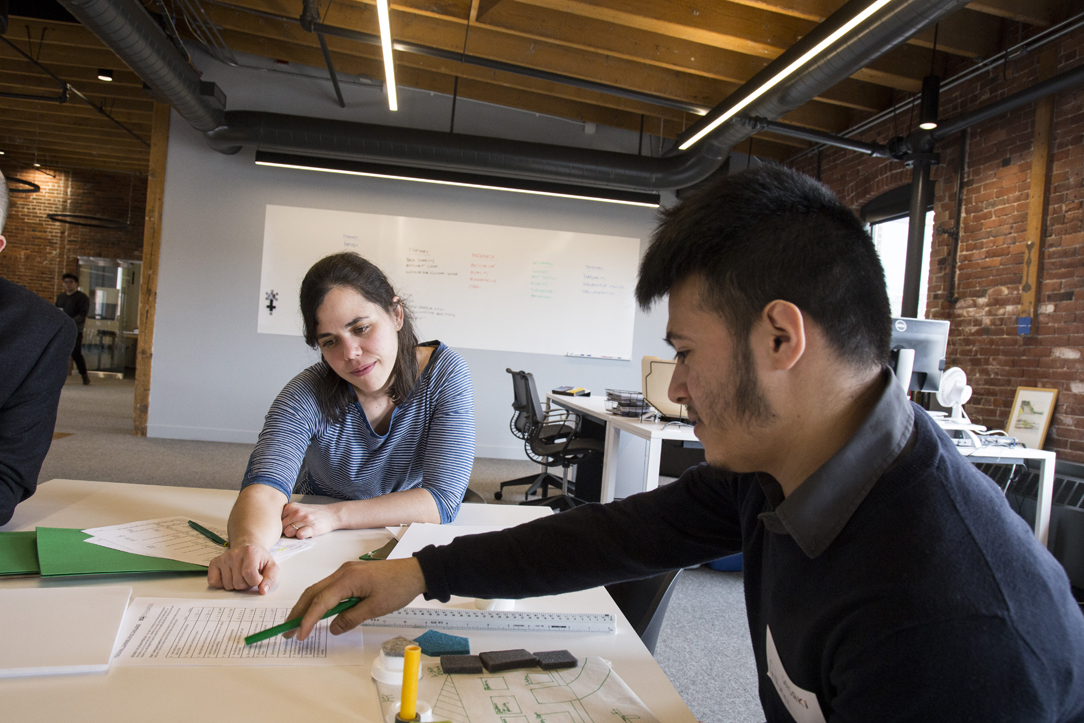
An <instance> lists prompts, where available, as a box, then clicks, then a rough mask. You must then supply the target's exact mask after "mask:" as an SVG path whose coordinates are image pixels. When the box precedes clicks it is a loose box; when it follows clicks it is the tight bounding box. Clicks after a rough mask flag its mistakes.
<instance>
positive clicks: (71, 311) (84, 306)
mask: <svg viewBox="0 0 1084 723" xmlns="http://www.w3.org/2000/svg"><path fill="white" fill-rule="evenodd" d="M61 281H62V282H63V283H64V290H63V291H61V292H60V293H59V294H58V295H57V297H56V305H57V306H58V307H59V308H60V309H63V311H64V313H65V314H67V315H68V316H70V317H71V318H72V319H73V320H74V321H75V326H76V328H78V330H79V335H78V336H77V337H75V348H73V349H72V354H71V357H72V359H73V360H75V368H76V369H78V370H79V376H81V377H83V384H90V376H89V375H88V374H87V362H86V360H85V359H83V327H84V325H85V324H86V323H87V314H89V313H90V297H89V296H87V295H86V294H84V293H83V292H82V291H80V290H79V277H78V276H76V275H75V274H64V275H63V276H62V277H61Z"/></svg>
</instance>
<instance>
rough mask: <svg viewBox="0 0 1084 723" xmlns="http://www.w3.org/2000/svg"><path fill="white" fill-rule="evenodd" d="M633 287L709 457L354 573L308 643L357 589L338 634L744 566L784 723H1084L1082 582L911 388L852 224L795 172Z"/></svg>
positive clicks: (309, 615)
mask: <svg viewBox="0 0 1084 723" xmlns="http://www.w3.org/2000/svg"><path fill="white" fill-rule="evenodd" d="M636 293H637V299H638V300H639V302H640V303H641V305H642V306H645V307H647V306H649V305H650V304H651V303H652V302H653V301H654V300H656V299H659V298H661V297H663V296H666V295H668V296H669V322H668V325H667V340H668V341H669V342H670V343H671V345H672V346H673V347H674V349H675V351H676V355H677V360H678V364H677V367H676V369H675V372H674V377H673V381H672V383H671V387H670V397H671V399H673V400H674V401H675V402H679V403H682V404H686V405H688V409H689V416H690V419H691V420H693V421H694V422H695V423H696V434H697V436H698V437H699V438H700V440H701V441H702V442H703V443H704V448H705V452H706V456H707V464H706V465H702V466H700V467H696V468H694V469H692V470H690V471H688V472H687V473H686V474H685V475H684V476H683V477H682V478H681V479H680V480H678V481H677V482H675V483H673V484H671V485H667V486H665V487H662V488H660V489H658V490H655V491H653V492H648V493H644V494H639V495H634V496H633V497H630V498H628V499H626V500H623V501H621V502H616V503H613V504H609V505H586V506H582V507H578V508H576V509H573V510H571V511H569V512H564V513H561V514H558V515H554V516H553V517H550V518H546V519H543V520H538V521H535V522H532V523H530V524H527V525H523V526H520V527H517V528H514V529H510V530H505V531H503V532H497V533H490V534H486V535H475V536H469V537H462V538H459V539H457V540H455V541H454V542H453V543H452V544H450V545H447V546H444V547H427V548H425V549H424V550H421V551H420V552H418V553H417V554H416V555H415V556H414V557H413V558H411V559H408V560H397V561H394V562H386V563H347V564H346V565H344V566H343V567H342V568H341V569H340V570H339V571H338V572H336V573H335V574H334V575H332V576H331V577H329V578H327V579H325V580H322V581H320V582H319V583H317V584H315V585H313V586H312V587H310V588H309V589H308V590H306V591H305V593H304V594H303V595H302V597H301V599H300V600H299V601H298V603H297V605H296V606H295V607H294V610H293V611H292V612H291V614H290V617H294V616H297V615H302V614H303V615H304V620H303V622H302V625H301V628H300V630H299V631H298V633H297V634H298V635H299V636H300V637H301V638H304V637H306V636H307V635H308V634H309V632H310V631H311V630H312V627H313V625H314V624H315V622H316V621H317V619H318V618H319V617H320V616H321V615H322V614H323V613H324V612H325V611H326V610H328V609H329V608H331V607H332V606H334V605H335V604H337V603H338V602H339V601H340V600H342V599H343V598H346V597H350V596H357V597H361V598H362V602H361V603H359V604H358V605H356V606H355V607H354V608H352V609H351V610H349V611H347V612H344V613H342V614H340V615H339V616H338V617H337V618H336V619H335V621H334V622H333V623H332V626H331V630H332V632H333V633H341V632H344V631H346V630H349V629H350V628H352V627H354V626H355V625H358V624H359V623H360V622H361V621H363V620H365V619H367V618H370V617H374V616H377V615H381V614H384V613H387V612H390V611H392V610H395V609H396V608H398V607H401V606H403V605H405V604H407V603H409V602H410V601H411V600H412V599H413V598H414V597H415V596H416V595H418V594H421V593H424V594H426V595H427V596H428V597H430V598H436V599H438V600H447V599H448V597H449V596H450V595H465V596H474V597H485V598H494V597H502V598H508V597H511V598H518V597H528V596H535V595H546V594H552V593H559V592H566V591H571V590H576V589H582V588H586V587H593V586H596V585H600V584H605V583H610V582H615V581H618V580H627V579H633V578H638V577H645V576H648V575H652V574H655V573H659V572H662V571H665V570H670V569H674V568H677V567H684V566H688V565H694V564H697V563H702V562H706V561H710V560H713V559H717V558H719V557H721V556H723V555H724V554H727V553H730V552H733V551H737V550H741V551H742V552H743V553H744V563H745V566H744V569H745V572H744V577H745V595H746V607H747V610H748V616H749V630H750V634H751V638H752V644H753V652H754V656H755V659H756V663H757V669H758V672H759V674H760V675H759V680H760V699H761V703H762V705H763V707H764V712H765V716H766V718H767V720H768V721H770V722H771V723H776V722H777V721H778V722H781V723H782V722H790V721H797V722H798V723H818V722H819V723H824V722H826V721H839V722H843V721H855V722H860V721H865V722H869V721H877V722H878V723H884V722H885V721H916V722H917V721H924V722H925V721H982V722H984V723H985V722H987V721H1014V722H1021V721H1036V722H1038V721H1052V722H1053V721H1063V722H1071V721H1075V722H1081V723H1084V616H1082V615H1081V613H1080V610H1079V608H1078V607H1077V604H1076V602H1075V601H1074V600H1073V598H1072V596H1071V595H1070V590H1069V584H1068V580H1067V578H1066V575H1065V573H1064V571H1063V570H1062V569H1061V567H1060V566H1059V565H1058V563H1057V562H1056V561H1055V560H1054V559H1053V557H1051V555H1050V554H1049V553H1048V552H1047V551H1046V549H1045V548H1043V547H1042V546H1041V545H1040V544H1039V543H1038V542H1037V541H1036V539H1035V537H1034V536H1033V535H1032V534H1031V531H1030V530H1029V529H1028V527H1027V525H1026V524H1025V523H1024V522H1023V520H1021V519H1020V518H1019V517H1018V516H1017V515H1015V514H1014V513H1013V512H1012V511H1011V510H1010V509H1009V507H1008V505H1007V503H1006V502H1005V499H1004V496H1003V495H1002V494H1001V493H1000V491H999V490H998V489H997V488H996V487H995V486H994V485H993V483H992V482H991V481H990V480H989V479H988V478H986V477H985V476H983V475H982V474H980V473H979V472H978V471H977V470H976V469H975V468H974V467H973V466H971V465H970V464H969V463H968V462H967V460H965V459H964V458H962V457H961V455H960V454H959V453H958V452H957V451H956V449H955V447H954V446H953V445H952V443H951V442H950V440H949V439H948V438H947V437H946V436H945V435H944V433H943V432H942V431H941V430H940V429H939V428H938V427H937V426H936V425H935V424H933V423H932V421H931V419H930V418H929V416H928V415H927V414H926V412H925V411H923V410H922V409H921V408H919V407H917V406H915V405H912V404H911V403H910V402H909V401H908V400H907V399H906V397H905V396H904V394H903V392H902V390H901V388H900V386H899V385H898V384H897V383H896V382H895V378H894V376H893V374H892V372H891V371H890V370H889V369H888V368H887V362H888V358H889V339H890V328H889V323H890V317H889V305H888V299H887V295H886V292H885V285H884V274H883V271H882V269H881V265H880V262H879V261H878V259H877V255H876V251H875V250H874V248H873V244H872V242H871V241H870V238H869V236H868V235H867V234H866V232H865V229H864V228H863V226H862V224H861V223H860V222H859V221H858V219H857V218H856V217H855V216H854V214H853V213H851V211H850V210H849V209H847V208H846V207H845V206H843V205H842V204H841V203H840V202H839V201H838V200H837V199H836V198H835V197H834V196H833V195H832V194H831V192H829V191H828V190H827V189H825V188H824V187H823V186H820V185H819V184H817V183H816V182H814V181H812V180H811V179H809V178H807V177H804V176H801V175H799V174H797V173H794V172H792V171H788V170H785V169H782V168H774V167H770V168H761V169H757V170H754V171H751V172H746V173H742V174H738V175H735V176H729V177H725V178H722V179H719V180H717V181H713V182H711V183H708V184H706V185H705V186H704V187H702V188H700V189H698V190H697V191H696V192H695V193H693V194H692V195H690V196H689V197H688V198H687V199H686V200H685V201H683V202H682V203H681V204H680V205H678V206H676V207H674V208H672V209H670V210H668V211H666V212H665V213H664V214H663V218H662V222H661V224H660V226H659V229H658V230H657V232H656V234H655V238H654V241H653V243H652V245H651V248H650V249H649V250H648V252H647V254H646V255H645V257H644V260H643V262H642V264H641V267H640V279H639V282H638V284H637V289H636ZM540 549H541V550H546V554H545V555H538V554H537V551H538V550H540ZM704 662H705V665H708V664H709V663H711V662H712V661H704Z"/></svg>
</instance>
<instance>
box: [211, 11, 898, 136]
mask: <svg viewBox="0 0 1084 723" xmlns="http://www.w3.org/2000/svg"><path fill="white" fill-rule="evenodd" d="M249 1H252V0H249ZM335 7H336V8H339V6H335ZM348 10H349V12H345V11H343V10H341V9H340V10H338V11H337V12H338V21H337V22H338V23H339V25H340V26H341V27H348V28H351V29H356V30H359V31H362V32H371V31H372V30H373V29H375V28H373V27H371V26H372V25H375V23H376V18H375V13H369V12H368V11H367V10H366V9H365V8H359V7H358V6H352V7H350V8H349V9H348ZM492 12H496V11H495V10H494V11H492ZM491 14H492V13H491ZM370 15H371V17H370ZM212 17H213V19H214V20H215V22H216V23H219V24H221V25H222V26H223V27H224V28H227V29H229V30H232V31H236V32H239V33H246V32H254V33H257V34H259V36H261V37H264V38H265V39H268V40H289V41H291V42H293V43H295V44H296V45H302V46H308V47H315V45H316V43H317V40H316V38H315V37H314V36H313V35H312V34H310V33H307V32H305V31H304V30H302V29H301V27H300V26H299V25H297V24H296V23H293V22H292V21H288V20H286V21H274V20H269V19H265V18H260V19H259V20H260V22H259V23H254V22H253V16H252V15H250V14H248V13H244V12H239V11H230V10H226V9H223V8H215V7H213V6H212ZM330 19H332V18H329V20H330ZM397 19H399V20H402V22H400V23H398V24H394V23H393V25H394V26H395V28H396V31H395V32H396V37H398V38H400V39H402V40H404V41H409V42H415V43H419V44H423V45H428V46H431V47H441V45H440V43H442V42H443V43H445V44H447V38H448V33H447V28H448V26H447V24H446V23H444V24H439V23H435V22H434V21H433V20H432V19H431V18H428V17H421V16H406V17H399V18H397ZM231 37H235V36H233V35H231ZM327 41H328V45H329V47H330V48H332V49H333V50H335V51H338V52H339V53H342V54H347V55H361V56H363V57H368V58H373V59H375V58H378V57H379V51H378V49H377V48H376V46H372V45H368V44H365V43H359V42H355V41H350V40H344V39H342V38H334V37H327ZM227 44H228V45H230V46H231V47H234V46H233V42H232V41H230V40H227ZM238 49H239V50H245V48H238ZM445 49H449V48H445ZM248 52H253V51H251V50H248ZM264 52H266V51H264ZM468 52H470V53H472V54H474V55H480V56H483V57H494V58H502V59H504V60H505V61H506V62H509V61H510V62H513V63H516V62H518V63H519V64H521V65H525V66H526V65H529V66H532V67H537V68H542V69H545V70H548V71H551V72H557V73H562V74H565V75H570V76H577V75H578V76H580V77H586V78H593V79H598V78H599V77H600V75H601V76H602V79H603V81H604V82H609V83H610V84H612V85H615V86H619V87H627V88H630V89H633V90H637V91H641V92H645V93H651V94H654V95H660V96H664V97H665V96H668V97H672V98H678V99H680V100H684V101H689V102H694V103H699V104H701V105H704V106H711V105H714V104H715V103H717V102H718V101H719V100H720V99H722V98H725V97H726V96H727V95H729V94H730V93H732V92H733V91H734V90H736V89H737V88H738V87H739V86H738V84H737V83H727V82H721V81H717V80H713V79H710V78H705V77H702V76H696V75H691V74H688V73H677V72H675V71H672V70H667V69H663V68H658V67H651V66H644V65H643V64H642V63H638V62H631V61H623V60H620V59H615V58H613V57H610V56H605V55H600V54H598V53H593V52H586V51H572V52H570V50H569V48H567V47H561V46H556V45H554V44H551V43H546V42H539V41H534V42H532V41H529V40H527V39H525V38H522V37H518V36H514V35H511V34H508V33H503V32H494V31H492V30H491V29H489V28H474V29H472V31H471V40H470V41H469V43H468ZM257 54H263V52H258V53H257ZM321 61H322V59H321ZM320 64H321V65H322V62H321V63H320ZM396 64H397V66H404V67H405V66H410V67H416V68H425V69H428V70H434V71H437V72H444V73H447V74H449V75H450V76H452V77H455V76H459V77H471V78H476V79H479V80H485V81H487V82H491V83H498V84H502V85H505V86H507V87H509V88H517V89H523V90H527V91H529V92H548V93H550V94H552V95H555V96H558V97H562V98H565V99H569V100H580V101H584V102H589V103H593V104H595V105H604V106H606V107H610V108H615V109H619V110H625V111H631V112H633V113H644V114H647V115H653V116H657V117H663V118H668V119H670V120H672V121H674V120H681V119H682V115H681V113H680V111H674V110H670V109H665V108H662V107H660V106H655V105H652V104H649V103H645V102H639V101H634V100H628V99H624V98H620V97H618V96H612V95H610V94H607V93H602V92H596V91H588V90H583V89H579V88H575V87H572V86H567V85H564V84H560V83H553V82H549V81H542V80H537V79H533V78H529V77H525V76H519V75H516V74H512V73H502V72H499V71H492V70H488V69H485V68H479V67H477V66H472V65H467V64H460V63H456V62H452V61H446V60H442V59H437V58H431V57H428V56H424V55H419V54H411V53H397V54H396ZM336 66H338V61H336ZM605 74H610V77H606V76H605ZM378 77H379V76H378ZM630 79H634V80H630ZM404 82H405V81H404ZM855 87H857V86H855ZM679 91H680V92H679ZM851 92H852V91H851V90H850V89H849V88H847V87H845V88H844V89H843V90H842V91H841V92H840V94H839V102H838V103H837V104H826V103H820V102H814V103H811V104H807V105H810V106H811V110H810V111H809V113H810V114H811V115H813V116H819V117H821V118H829V117H831V118H839V117H848V118H849V117H850V114H849V113H845V114H839V113H834V112H832V111H830V110H823V111H819V110H813V109H814V108H817V107H819V106H822V105H824V106H827V107H831V106H832V105H839V106H844V109H845V110H849V109H850V108H853V107H855V106H869V105H871V104H869V103H865V102H859V100H858V99H857V98H853V97H850V98H848V95H847V94H848V93H851ZM882 95H883V96H884V97H882V98H881V103H882V105H880V106H875V107H876V108H880V107H884V105H887V104H888V103H889V102H890V100H891V96H890V93H882ZM862 109H863V110H871V108H868V107H863V108H862ZM692 120H693V117H692V116H691V115H689V116H686V117H685V119H684V122H686V123H691V122H692ZM814 127H817V128H819V129H821V130H833V131H834V130H841V129H842V128H844V127H846V126H839V125H834V124H830V125H826V124H825V123H824V122H823V121H820V122H817V123H816V124H815V125H814Z"/></svg>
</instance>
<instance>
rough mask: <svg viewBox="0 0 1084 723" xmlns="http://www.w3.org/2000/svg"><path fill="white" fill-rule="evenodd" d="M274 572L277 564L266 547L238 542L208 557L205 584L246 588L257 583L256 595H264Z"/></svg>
mask: <svg viewBox="0 0 1084 723" xmlns="http://www.w3.org/2000/svg"><path fill="white" fill-rule="evenodd" d="M278 574H279V566H278V563H276V562H275V560H274V558H273V557H271V553H270V552H268V551H267V549H265V548H263V547H260V546H259V545H241V546H240V547H237V548H232V549H230V550H229V551H227V552H224V553H222V554H221V555H219V556H218V557H216V558H215V559H213V560H211V564H210V565H209V566H208V568H207V584H208V585H210V586H211V587H220V588H222V589H223V590H248V589H249V588H252V587H257V586H258V587H259V591H260V594H261V595H266V594H267V591H268V590H270V589H271V588H272V586H274V584H275V579H276V578H278Z"/></svg>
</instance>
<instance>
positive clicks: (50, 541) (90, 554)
mask: <svg viewBox="0 0 1084 723" xmlns="http://www.w3.org/2000/svg"><path fill="white" fill-rule="evenodd" d="M90 537H92V536H91V535H88V534H86V533H85V532H83V531H82V530H69V529H65V528H60V527H39V528H38V561H39V563H40V565H41V576H42V577H60V576H64V575H122V574H126V573H136V572H202V573H206V572H207V568H206V567H205V566H203V565H193V564H192V563H190V562H178V561H177V560H167V559H165V558H162V557H148V556H146V555H136V554H134V553H131V552H121V551H120V550H111V549H109V548H108V547H102V546H101V545H92V544H90V543H88V542H84V540H86V539H88V538H90Z"/></svg>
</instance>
